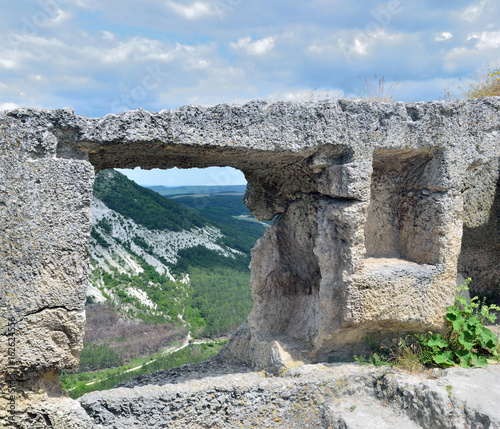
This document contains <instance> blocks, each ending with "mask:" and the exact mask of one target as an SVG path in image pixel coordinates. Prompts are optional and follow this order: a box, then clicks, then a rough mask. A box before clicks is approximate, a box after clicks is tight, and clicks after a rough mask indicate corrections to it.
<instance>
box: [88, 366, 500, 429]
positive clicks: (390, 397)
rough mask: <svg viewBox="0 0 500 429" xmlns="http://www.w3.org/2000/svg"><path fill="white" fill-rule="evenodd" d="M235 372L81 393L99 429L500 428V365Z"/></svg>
mask: <svg viewBox="0 0 500 429" xmlns="http://www.w3.org/2000/svg"><path fill="white" fill-rule="evenodd" d="M233 371H235V372H234V373H233V374H230V375H228V374H227V369H224V368H222V369H221V368H218V367H217V366H216V365H210V364H201V365H193V366H189V367H187V368H186V367H182V368H180V369H178V370H175V371H172V372H170V371H164V372H160V373H157V374H155V375H153V376H152V377H143V378H141V379H140V380H139V381H137V382H136V383H135V384H136V386H135V387H134V380H129V381H128V382H126V383H124V384H125V385H126V386H128V387H121V388H115V389H111V390H108V391H105V392H93V393H89V394H86V395H84V396H83V397H81V398H80V399H79V401H80V402H81V404H82V406H83V407H84V408H85V410H86V411H87V412H88V414H89V415H90V416H91V417H92V418H93V420H94V423H95V424H96V426H97V425H98V426H99V427H101V428H102V429H108V428H109V429H111V428H112V429H121V428H129V427H150V428H160V427H169V428H186V427H189V428H200V429H201V428H240V427H243V428H249V427H259V428H278V427H287V428H339V429H354V428H356V429H357V428H359V429H361V428H363V429H365V428H368V429H370V428H374V429H375V428H376V429H379V428H380V429H382V428H383V429H388V428H394V429H396V428H405V429H407V428H408V429H411V428H415V429H416V428H426V429H449V428H456V429H459V428H460V429H465V428H475V429H476V428H491V429H493V428H500V410H499V409H498V403H499V401H500V383H499V382H500V366H498V365H497V366H490V367H489V368H488V369H476V370H464V369H461V368H460V369H459V368H456V369H449V370H446V371H443V374H442V375H440V376H434V377H433V378H428V377H429V376H428V375H425V376H424V375H421V376H416V375H409V374H404V373H400V372H396V371H394V370H392V369H390V368H388V367H378V368H377V367H372V366H360V365H353V364H317V365H304V366H301V367H299V368H295V369H290V370H287V371H283V372H282V373H281V375H280V376H277V377H273V376H267V375H266V373H265V372H260V373H256V372H249V371H248V370H247V369H245V368H240V369H239V371H237V369H236V368H233ZM207 373H208V374H209V375H210V376H207V375H208V374H207Z"/></svg>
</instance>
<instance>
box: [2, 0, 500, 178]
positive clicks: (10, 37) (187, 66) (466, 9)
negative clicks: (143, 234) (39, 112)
mask: <svg viewBox="0 0 500 429" xmlns="http://www.w3.org/2000/svg"><path fill="white" fill-rule="evenodd" d="M499 23H500V4H499V2H498V0H473V1H469V0H454V1H435V0H404V1H403V0H400V1H399V0H390V1H373V0H370V1H368V0H360V1H356V0H354V1H353V0H310V1H307V2H306V1H303V0H301V1H298V0H287V1H281V0H279V1H274V2H270V1H262V0H194V1H193V0H187V1H180V0H142V1H140V2H139V1H137V0H134V1H131V0H105V1H104V0H17V1H16V2H10V1H3V2H1V4H0V24H1V28H2V31H1V32H0V109H9V108H16V107H20V106H26V107H40V108H47V109H53V108H60V107H71V108H73V109H74V110H75V112H76V113H77V114H85V115H86V116H88V117H94V116H97V117H101V116H104V115H105V114H107V113H111V112H121V111H124V110H131V109H135V108H138V107H142V108H145V109H148V110H153V111H158V110H161V109H171V108H176V107H178V106H182V105H185V104H200V105H213V104H218V103H222V102H227V103H244V102H246V101H248V100H251V99H255V98H263V99H268V100H308V99H309V98H310V97H311V94H312V96H313V98H321V97H357V96H360V95H362V94H363V79H364V78H365V77H368V78H370V77H372V76H373V75H374V74H375V73H376V74H377V76H379V77H380V76H384V77H385V78H386V80H387V81H389V82H390V81H393V80H395V81H400V83H399V84H398V85H397V86H396V89H395V91H394V95H395V97H396V98H397V99H399V100H403V101H419V100H424V101H426V100H432V99H438V98H440V97H441V95H442V91H443V88H446V87H453V86H455V87H458V86H462V87H464V86H466V85H467V82H468V80H469V79H471V78H472V77H473V73H474V71H475V70H479V69H481V68H483V67H484V66H485V65H486V64H487V63H490V64H495V63H497V61H498V60H499V59H500V25H499ZM211 171H212V173H210V170H209V171H208V172H207V171H204V172H191V173H188V175H187V176H186V177H185V178H182V177H181V176H180V174H181V173H178V172H176V171H172V172H170V173H169V176H162V175H161V174H159V173H155V172H150V173H149V174H150V179H148V178H147V176H144V173H139V174H140V176H137V174H138V173H137V172H136V173H128V174H129V175H130V176H131V177H135V179H136V180H137V181H139V182H141V181H142V182H141V183H144V184H152V183H151V182H154V183H157V184H165V183H159V182H163V181H169V182H168V183H169V184H170V185H178V184H179V185H180V184H185V183H184V182H182V181H186V180H188V179H190V180H191V179H195V178H196V180H198V181H202V182H201V183H208V182H210V181H211V180H212V178H211V174H212V175H213V174H215V175H217V174H218V173H213V170H211ZM228 171H229V170H228ZM165 174H166V173H165ZM134 175H135V176H134ZM228 176H231V177H233V176H234V177H233V179H234V180H235V181H236V182H238V183H241V182H242V181H244V179H243V178H242V176H241V175H239V177H238V176H237V175H233V174H232V173H231V174H229V173H228ZM137 177H140V178H141V179H138V178H137ZM181 182H182V183H181Z"/></svg>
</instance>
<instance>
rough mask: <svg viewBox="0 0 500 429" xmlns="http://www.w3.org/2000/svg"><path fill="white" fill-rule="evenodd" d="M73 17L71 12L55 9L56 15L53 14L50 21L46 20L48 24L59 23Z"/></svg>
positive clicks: (55, 24)
mask: <svg viewBox="0 0 500 429" xmlns="http://www.w3.org/2000/svg"><path fill="white" fill-rule="evenodd" d="M71 18H73V14H71V13H69V12H68V11H65V10H62V9H57V12H56V16H54V17H53V18H52V19H51V20H50V21H48V23H47V25H48V26H57V25H61V24H63V23H64V22H67V21H70V20H71Z"/></svg>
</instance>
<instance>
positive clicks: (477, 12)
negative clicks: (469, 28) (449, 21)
mask: <svg viewBox="0 0 500 429" xmlns="http://www.w3.org/2000/svg"><path fill="white" fill-rule="evenodd" d="M486 3H487V0H481V1H480V2H478V3H474V4H471V5H470V6H467V7H466V8H465V9H464V11H463V12H462V13H461V18H462V19H463V20H465V21H469V22H474V21H476V20H477V19H479V18H480V17H481V15H482V14H483V12H484V7H485V6H486Z"/></svg>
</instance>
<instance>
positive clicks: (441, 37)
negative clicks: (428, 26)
mask: <svg viewBox="0 0 500 429" xmlns="http://www.w3.org/2000/svg"><path fill="white" fill-rule="evenodd" d="M451 38H453V34H452V33H450V32H448V31H443V32H442V33H439V34H437V35H436V37H435V38H434V40H435V41H436V42H444V41H445V40H450V39H451Z"/></svg>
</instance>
